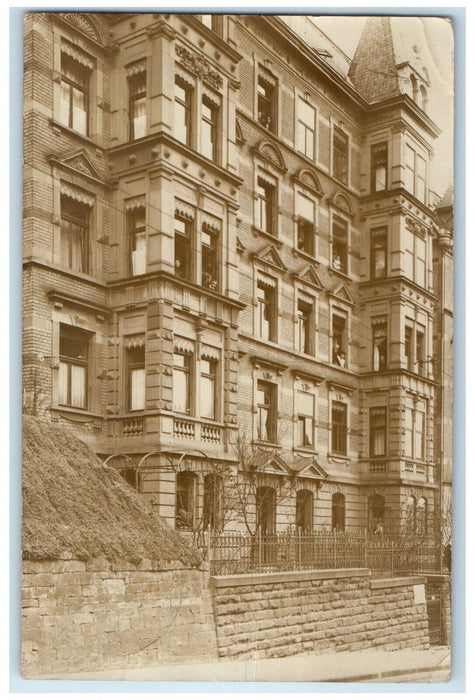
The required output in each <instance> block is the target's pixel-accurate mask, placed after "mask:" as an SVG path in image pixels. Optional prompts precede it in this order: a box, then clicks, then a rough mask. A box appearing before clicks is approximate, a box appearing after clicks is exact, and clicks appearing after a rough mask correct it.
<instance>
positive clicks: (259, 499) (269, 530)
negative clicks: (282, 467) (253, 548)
mask: <svg viewBox="0 0 475 700" xmlns="http://www.w3.org/2000/svg"><path fill="white" fill-rule="evenodd" d="M275 502H276V494H275V489H274V488H272V487H271V486H258V488H257V490H256V530H257V532H260V533H261V535H272V534H273V533H274V532H275V514H276V503H275Z"/></svg>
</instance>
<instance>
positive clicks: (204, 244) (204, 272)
mask: <svg viewBox="0 0 475 700" xmlns="http://www.w3.org/2000/svg"><path fill="white" fill-rule="evenodd" d="M218 241H219V237H218V234H217V232H216V231H215V230H214V229H212V228H211V227H209V226H207V225H206V224H203V230H202V233H201V284H202V286H203V287H206V288H207V289H212V290H218V289H219V275H218V269H219V265H218Z"/></svg>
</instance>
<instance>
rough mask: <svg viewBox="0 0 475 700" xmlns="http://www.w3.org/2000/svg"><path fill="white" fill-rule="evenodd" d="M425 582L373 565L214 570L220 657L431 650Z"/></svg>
mask: <svg viewBox="0 0 475 700" xmlns="http://www.w3.org/2000/svg"><path fill="white" fill-rule="evenodd" d="M424 582H425V579H424V578H423V577H417V578H415V577H413V578H405V579H389V580H384V581H371V580H370V572H369V570H368V569H351V570H348V569H345V570H333V571H302V572H292V573H273V574H261V575H255V574H254V575H239V576H215V577H212V579H211V583H212V586H213V588H214V607H215V617H216V627H217V635H218V649H219V656H220V657H228V658H231V657H233V658H246V657H254V658H271V657H277V656H290V655H292V654H301V653H305V652H314V651H318V652H321V653H328V652H332V651H354V650H362V649H367V648H369V647H371V648H380V649H385V650H395V649H402V648H413V649H425V648H427V647H428V646H429V637H428V622H427V609H426V603H425V597H424V585H423V584H424Z"/></svg>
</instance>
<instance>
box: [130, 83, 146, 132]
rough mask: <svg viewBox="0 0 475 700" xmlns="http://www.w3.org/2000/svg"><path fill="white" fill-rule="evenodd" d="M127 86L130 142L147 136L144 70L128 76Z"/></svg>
mask: <svg viewBox="0 0 475 700" xmlns="http://www.w3.org/2000/svg"><path fill="white" fill-rule="evenodd" d="M128 86H129V125H130V140H131V141H133V140H134V139H140V138H142V137H143V136H146V135H147V73H146V72H145V70H141V71H140V72H138V73H136V74H134V75H130V76H129V78H128Z"/></svg>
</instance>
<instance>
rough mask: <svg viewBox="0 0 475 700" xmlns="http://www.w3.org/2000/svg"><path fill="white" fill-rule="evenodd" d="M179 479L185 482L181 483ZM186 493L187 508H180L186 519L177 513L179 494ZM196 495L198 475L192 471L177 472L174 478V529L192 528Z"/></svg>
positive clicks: (186, 529) (194, 517)
mask: <svg viewBox="0 0 475 700" xmlns="http://www.w3.org/2000/svg"><path fill="white" fill-rule="evenodd" d="M181 481H185V484H183V485H182V484H181ZM184 493H186V501H187V503H186V504H185V505H188V507H187V508H182V509H181V510H183V511H184V513H185V514H187V517H186V520H185V519H184V518H183V516H180V515H179V505H180V500H183V497H182V496H180V494H184ZM197 496H198V477H197V474H196V473H195V472H192V471H188V470H185V471H182V472H178V473H177V475H176V480H175V529H176V530H185V531H190V530H193V529H194V527H195V523H196V508H197Z"/></svg>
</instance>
